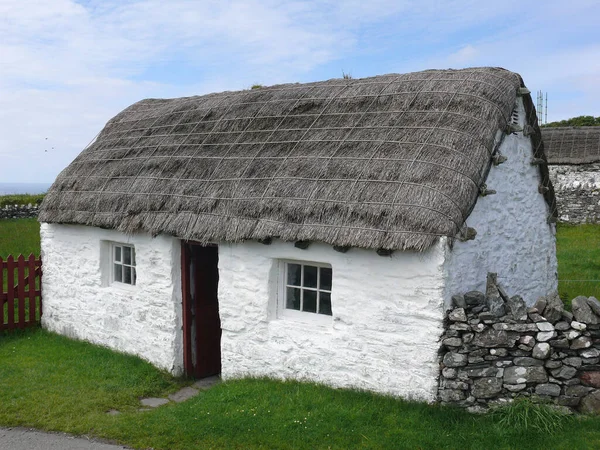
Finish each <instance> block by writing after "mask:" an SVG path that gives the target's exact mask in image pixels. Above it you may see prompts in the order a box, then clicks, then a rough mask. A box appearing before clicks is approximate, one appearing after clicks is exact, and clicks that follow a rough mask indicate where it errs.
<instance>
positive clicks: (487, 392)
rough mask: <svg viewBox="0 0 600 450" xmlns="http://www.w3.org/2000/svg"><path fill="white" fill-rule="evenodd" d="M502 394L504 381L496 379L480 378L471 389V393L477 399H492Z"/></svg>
mask: <svg viewBox="0 0 600 450" xmlns="http://www.w3.org/2000/svg"><path fill="white" fill-rule="evenodd" d="M500 392H502V379H501V378H496V377H488V378H479V379H477V380H475V382H474V383H473V387H472V388H471V393H472V394H473V395H474V396H475V397H477V398H492V397H495V396H496V395H497V394H499V393H500Z"/></svg>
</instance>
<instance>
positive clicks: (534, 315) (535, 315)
mask: <svg viewBox="0 0 600 450" xmlns="http://www.w3.org/2000/svg"><path fill="white" fill-rule="evenodd" d="M527 315H528V316H529V319H531V320H532V321H533V322H536V323H537V322H546V318H545V317H542V316H540V315H539V314H538V313H529V314H527Z"/></svg>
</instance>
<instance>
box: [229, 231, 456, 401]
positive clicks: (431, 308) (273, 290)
mask: <svg viewBox="0 0 600 450" xmlns="http://www.w3.org/2000/svg"><path fill="white" fill-rule="evenodd" d="M445 245H446V244H445V241H444V240H443V242H442V243H440V244H437V245H436V246H434V247H433V248H431V249H430V250H429V251H426V252H424V253H421V254H419V253H410V252H395V253H394V254H393V255H392V256H391V257H382V256H378V255H377V254H376V252H375V251H373V250H363V249H355V248H352V249H350V250H349V251H348V252H347V253H345V254H342V253H339V252H336V251H334V250H333V248H332V247H331V246H329V245H325V244H320V243H313V244H311V245H310V247H309V248H308V249H307V250H300V249H297V248H295V247H294V245H293V244H292V243H286V242H281V241H275V242H273V244H272V245H263V244H260V243H256V242H247V243H240V244H221V245H220V247H219V274H220V280H219V308H220V314H221V323H222V328H223V335H222V336H223V337H222V345H221V346H222V364H223V373H222V376H223V377H224V378H236V377H243V376H245V375H252V376H263V375H264V376H269V377H275V378H293V379H306V380H313V381H317V382H321V383H325V384H328V385H331V386H336V387H355V388H361V389H368V390H371V391H377V392H382V393H388V394H392V395H396V396H402V397H412V398H418V399H422V400H427V401H434V400H435V395H436V388H437V375H438V358H437V351H438V348H439V345H438V338H439V336H440V335H441V333H442V312H443V279H442V272H443V270H442V268H443V256H444V247H445ZM281 259H290V260H297V261H309V262H310V261H312V262H319V263H326V264H330V265H331V267H332V269H333V287H332V309H333V317H331V318H329V317H327V316H322V315H316V314H310V313H306V320H305V321H300V320H294V319H290V318H287V317H284V318H282V317H280V314H278V306H277V297H278V283H279V282H280V279H279V272H280V271H279V261H280V260H281ZM279 311H280V310H279ZM315 316H316V317H315ZM319 319H325V320H324V321H323V320H319ZM327 319H329V320H327Z"/></svg>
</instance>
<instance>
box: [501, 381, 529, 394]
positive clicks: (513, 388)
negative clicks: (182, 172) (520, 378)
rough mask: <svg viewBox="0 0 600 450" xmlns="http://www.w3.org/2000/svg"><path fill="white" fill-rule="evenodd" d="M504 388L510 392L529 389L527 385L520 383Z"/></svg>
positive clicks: (505, 385)
mask: <svg viewBox="0 0 600 450" xmlns="http://www.w3.org/2000/svg"><path fill="white" fill-rule="evenodd" d="M503 387H504V389H506V390H507V391H508V392H520V391H522V390H523V389H525V388H526V387H527V385H526V384H525V383H520V384H504V385H503Z"/></svg>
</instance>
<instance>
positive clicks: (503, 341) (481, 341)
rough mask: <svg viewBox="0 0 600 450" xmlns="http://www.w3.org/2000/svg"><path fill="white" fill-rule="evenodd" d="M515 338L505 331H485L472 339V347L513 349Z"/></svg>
mask: <svg viewBox="0 0 600 450" xmlns="http://www.w3.org/2000/svg"><path fill="white" fill-rule="evenodd" d="M517 339H518V337H517V336H514V335H510V334H509V333H507V332H506V331H502V330H493V329H491V328H490V329H487V330H485V331H483V332H482V333H480V334H477V335H476V336H475V338H474V339H473V345H476V346H478V347H487V348H489V347H513V346H514V345H515V342H516V340H517Z"/></svg>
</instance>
